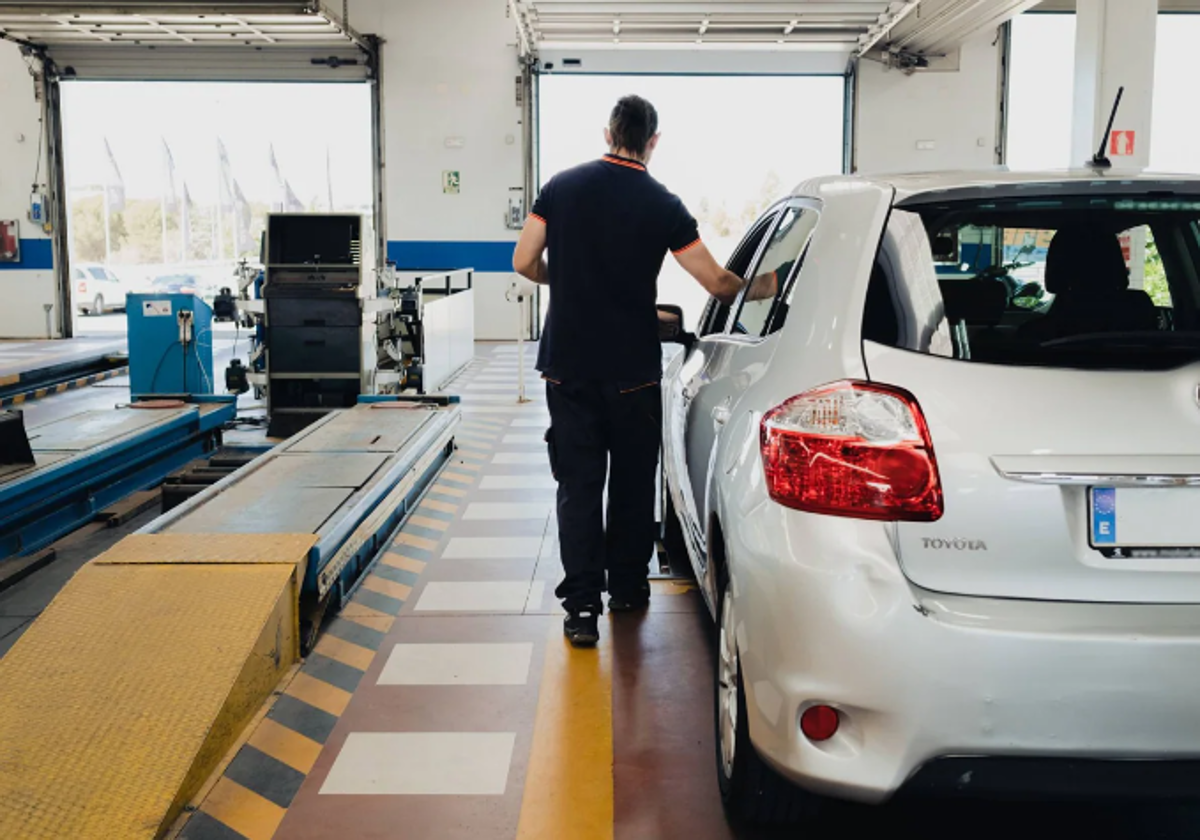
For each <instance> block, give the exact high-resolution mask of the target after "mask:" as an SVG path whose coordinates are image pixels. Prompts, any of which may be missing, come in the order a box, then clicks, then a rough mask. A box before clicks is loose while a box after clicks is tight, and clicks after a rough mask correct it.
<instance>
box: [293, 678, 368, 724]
mask: <svg viewBox="0 0 1200 840" xmlns="http://www.w3.org/2000/svg"><path fill="white" fill-rule="evenodd" d="M283 693H284V694H287V695H288V696H289V697H295V698H296V699H297V700H303V701H304V702H305V703H307V704H308V705H310V706H316V707H317V708H318V709H320V710H321V711H323V712H329V714H331V715H333V716H334V717H341V716H342V712H344V711H346V707H347V706H349V705H350V698H351V696H352V695H351V694H350V692H349V691H344V690H343V689H340V688H338V687H337V686H336V685H330V684H329V683H327V682H323V681H322V680H318V679H317V678H316V677H310V676H309V675H308V674H305V673H304V672H303V671H302V672H300V673H299V674H297V675H296V678H295V679H294V680H292V682H291V684H290V685H288V687H287V688H286V689H285V690H284V692H283Z"/></svg>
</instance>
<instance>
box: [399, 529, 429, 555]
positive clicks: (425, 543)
mask: <svg viewBox="0 0 1200 840" xmlns="http://www.w3.org/2000/svg"><path fill="white" fill-rule="evenodd" d="M393 545H395V546H402V545H410V546H412V547H413V548H419V549H421V550H423V551H433V550H435V549H436V548H437V547H438V541H437V540H431V539H429V538H428V537H418V536H417V535H416V534H409V533H406V532H404V531H401V532H400V533H399V534H397V535H396V540H395V542H394V543H393Z"/></svg>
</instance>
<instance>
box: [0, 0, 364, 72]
mask: <svg viewBox="0 0 1200 840" xmlns="http://www.w3.org/2000/svg"><path fill="white" fill-rule="evenodd" d="M339 5H342V6H343V8H344V4H339ZM0 37H4V38H7V39H8V40H12V41H17V42H19V43H23V44H26V45H29V46H32V47H37V48H41V49H43V50H44V52H45V55H46V56H47V57H48V58H49V59H50V60H52V61H53V63H54V66H55V67H56V69H57V71H58V73H59V75H60V76H61V77H62V78H67V79H71V78H73V79H82V80H108V81H116V80H128V81H133V80H138V81H157V80H162V81H289V82H312V81H338V82H348V81H365V80H367V79H369V78H371V74H372V67H373V63H372V62H371V60H370V56H369V52H368V44H367V42H366V41H365V40H364V39H363V38H362V37H360V36H359V35H358V34H357V33H356V32H355V31H354V30H353V29H352V28H351V26H350V23H349V21H347V20H345V19H344V18H343V16H342V14H341V12H340V10H335V9H334V8H333V7H332V6H331V5H330V4H329V3H326V2H321V0H253V2H233V1H232V0H207V2H194V1H188V2H170V0H157V2H151V1H150V0H131V1H130V2H119V0H74V2H39V3H32V2H15V0H0Z"/></svg>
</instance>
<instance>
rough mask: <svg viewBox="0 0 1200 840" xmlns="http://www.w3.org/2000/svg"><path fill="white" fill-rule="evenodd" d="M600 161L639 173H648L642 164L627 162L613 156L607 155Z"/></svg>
mask: <svg viewBox="0 0 1200 840" xmlns="http://www.w3.org/2000/svg"><path fill="white" fill-rule="evenodd" d="M600 160H602V161H604V162H605V163H613V164H616V165H617V166H627V167H629V168H630V169H636V170H638V171H639V172H645V171H646V167H645V166H643V165H642V164H640V163H636V162H635V161H632V160H625V159H624V158H619V157H613V156H612V155H605V156H604V157H602V158H600Z"/></svg>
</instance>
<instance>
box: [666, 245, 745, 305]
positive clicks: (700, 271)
mask: <svg viewBox="0 0 1200 840" xmlns="http://www.w3.org/2000/svg"><path fill="white" fill-rule="evenodd" d="M675 259H676V260H677V261H678V262H679V264H680V265H681V266H683V269H684V271H686V272H687V273H688V274H690V275H692V277H694V278H696V281H697V282H699V283H700V285H701V286H703V287H704V290H705V291H706V292H708V293H709V294H710V295H712V296H713V297H715V298H716V299H717V300H719V301H721V303H725V304H730V303H733V301H734V300H735V299H736V298H737V296H738V292H740V291H741V290H742V286H743V285H745V282H744V281H743V280H742V278H741V277H738V276H737V275H736V274H734V273H733V272H732V271H727V270H726V269H725V268H724V267H723V266H722V265H721V264H720V263H719V262H717V261H716V259H715V258H714V257H713V255H712V253H710V252H709V250H708V248H707V246H705V244H704V243H703V242H699V241H697V242H696V244H695V245H692V246H691V247H690V248H685V249H684V250H682V251H677V252H675Z"/></svg>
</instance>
